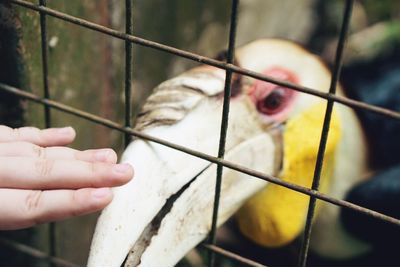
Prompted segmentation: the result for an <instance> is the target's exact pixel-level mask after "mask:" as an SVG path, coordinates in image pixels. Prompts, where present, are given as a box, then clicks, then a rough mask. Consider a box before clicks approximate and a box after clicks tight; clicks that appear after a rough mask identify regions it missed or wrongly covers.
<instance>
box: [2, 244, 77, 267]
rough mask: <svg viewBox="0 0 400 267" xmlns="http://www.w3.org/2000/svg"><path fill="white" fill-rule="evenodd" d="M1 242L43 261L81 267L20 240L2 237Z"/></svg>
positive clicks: (64, 266)
mask: <svg viewBox="0 0 400 267" xmlns="http://www.w3.org/2000/svg"><path fill="white" fill-rule="evenodd" d="M0 244H1V245H2V246H4V247H8V248H11V249H14V250H17V251H19V252H21V253H25V254H28V255H30V256H32V257H34V258H36V259H40V260H43V261H47V262H50V263H52V264H53V265H55V266H62V267H79V265H77V264H75V263H72V262H69V261H66V260H64V259H61V258H57V257H52V256H50V255H48V254H46V253H45V252H43V251H41V250H38V249H36V248H33V247H31V246H27V245H25V244H21V243H19V242H16V241H14V240H10V239H6V238H0Z"/></svg>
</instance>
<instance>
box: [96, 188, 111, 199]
mask: <svg viewBox="0 0 400 267" xmlns="http://www.w3.org/2000/svg"><path fill="white" fill-rule="evenodd" d="M109 195H111V189H110V188H107V187H105V188H97V189H94V190H93V191H92V197H94V198H105V197H108V196H109Z"/></svg>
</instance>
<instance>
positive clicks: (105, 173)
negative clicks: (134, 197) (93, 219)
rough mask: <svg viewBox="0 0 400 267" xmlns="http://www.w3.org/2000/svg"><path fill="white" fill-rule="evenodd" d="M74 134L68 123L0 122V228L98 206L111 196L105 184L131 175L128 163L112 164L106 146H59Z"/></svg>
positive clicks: (112, 157)
mask: <svg viewBox="0 0 400 267" xmlns="http://www.w3.org/2000/svg"><path fill="white" fill-rule="evenodd" d="M74 138H75V131H74V130H73V129H72V128H71V127H66V128H51V129H45V130H39V129H37V128H33V127H23V128H18V129H12V128H9V127H6V126H2V125H0V230H12V229H21V228H26V227H30V226H33V225H36V224H40V223H45V222H50V221H56V220H61V219H65V218H68V217H72V216H78V215H82V214H87V213H91V212H94V211H98V210H101V209H103V208H104V207H105V206H107V204H109V203H110V202H111V199H112V192H111V190H110V188H109V187H114V186H119V185H122V184H125V183H127V182H128V181H129V180H130V179H131V178H132V176H133V169H132V167H131V166H130V165H128V164H115V163H116V161H117V155H116V154H115V152H114V151H113V150H112V149H93V150H85V151H79V150H75V149H71V148H68V147H64V145H67V144H69V143H71V142H72V141H73V140H74Z"/></svg>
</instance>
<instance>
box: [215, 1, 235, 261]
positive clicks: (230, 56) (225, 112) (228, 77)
mask: <svg viewBox="0 0 400 267" xmlns="http://www.w3.org/2000/svg"><path fill="white" fill-rule="evenodd" d="M238 5H239V0H232V7H231V19H230V28H229V43H228V53H227V57H226V63H227V64H232V63H233V60H234V55H235V43H236V28H237V27H236V26H237V10H238ZM231 84H232V71H231V70H226V73H225V88H224V102H223V106H222V120H221V130H220V136H219V147H218V158H220V159H223V158H224V155H225V145H226V135H227V132H228V119H229V107H230V100H231V91H232V90H231ZM222 173H223V165H221V164H218V166H217V177H216V181H215V194H214V205H213V212H212V218H211V231H210V237H209V242H210V244H211V245H214V244H215V236H216V233H217V220H218V209H219V200H220V197H221V184H222ZM208 266H210V267H214V266H215V253H214V252H213V251H212V250H210V253H209V257H208Z"/></svg>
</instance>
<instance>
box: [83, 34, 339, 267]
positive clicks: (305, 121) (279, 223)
mask: <svg viewBox="0 0 400 267" xmlns="http://www.w3.org/2000/svg"><path fill="white" fill-rule="evenodd" d="M236 56H237V62H238V64H240V65H241V66H243V67H244V68H247V69H251V70H254V71H257V72H261V73H264V74H266V75H270V76H273V77H275V78H278V79H283V80H287V81H289V82H293V83H299V84H301V85H304V86H307V87H312V88H321V89H322V90H327V89H328V88H329V81H330V80H329V79H330V74H329V72H328V71H327V70H326V68H325V67H324V66H323V64H322V63H321V62H320V61H319V60H318V59H317V58H316V57H315V56H312V55H311V54H309V53H307V52H305V51H304V50H303V49H302V48H300V47H299V46H297V45H294V44H291V43H289V42H286V41H281V40H261V41H256V42H253V43H250V44H248V45H246V46H243V47H242V48H239V49H238V50H237V53H236ZM224 77H225V73H224V71H222V70H219V69H216V68H213V67H209V66H200V67H197V68H194V69H192V70H190V71H188V72H185V73H183V74H181V75H180V76H177V77H176V78H173V79H171V80H168V81H166V82H164V83H162V84H161V85H159V86H158V87H157V88H156V89H155V91H154V93H153V94H152V95H151V96H150V97H149V99H148V100H147V102H146V104H145V105H144V107H143V109H142V112H141V113H140V115H139V118H138V122H137V125H136V129H137V130H141V131H143V132H144V133H146V134H149V135H151V136H156V137H158V138H161V139H164V140H167V141H169V142H173V143H176V144H179V145H182V146H185V147H187V148H190V149H193V150H197V151H200V152H203V153H206V154H209V155H216V154H217V148H218V142H219V133H220V124H221V114H222V101H223V99H222V95H223V88H224ZM324 107H325V105H324V104H323V101H322V100H320V99H318V98H315V97H312V96H309V95H305V94H300V93H297V92H295V91H293V90H291V89H288V88H284V87H280V86H277V85H274V84H271V83H266V82H262V81H257V80H254V79H251V78H248V77H244V76H239V75H235V76H234V78H233V83H232V97H231V104H230V114H229V124H228V125H229V127H228V135H227V142H226V153H225V159H226V160H228V161H231V162H233V163H236V164H240V165H241V166H244V167H247V168H251V169H254V170H257V171H260V172H263V173H266V174H270V175H274V176H279V177H281V178H282V179H287V180H289V181H291V182H294V183H297V184H300V185H303V186H310V184H311V179H312V170H313V167H314V164H315V156H316V153H317V148H318V139H319V135H320V129H321V126H322V120H323V111H324ZM307 128H309V129H311V130H310V131H305V132H306V133H305V134H302V133H301V132H302V130H305V129H307ZM315 129H316V130H315ZM341 135H342V133H341V120H340V114H338V113H336V112H335V113H334V115H333V118H332V126H331V134H330V138H329V141H328V145H327V152H326V153H327V156H326V158H327V162H328V163H326V164H324V171H323V175H324V176H327V178H326V179H325V180H323V182H322V190H323V191H329V188H330V185H331V184H332V182H331V178H332V173H333V170H334V164H335V162H336V161H335V160H334V158H335V156H334V155H335V153H336V151H337V147H338V145H339V142H340V140H341ZM298 143H305V147H306V148H299V147H298V145H297V144H298ZM294 151H296V153H294ZM122 162H127V163H129V164H131V165H132V166H133V167H134V168H135V177H134V178H133V180H132V181H131V182H129V183H128V184H127V185H124V186H121V187H119V188H116V189H115V190H114V199H113V201H112V203H111V204H110V205H109V206H108V207H107V208H106V209H105V210H104V211H103V212H102V214H101V216H100V218H99V220H98V223H97V226H96V230H95V234H94V237H93V240H92V246H91V250H90V256H89V261H88V266H96V267H97V266H107V267H109V266H111V267H112V266H121V265H122V264H124V262H125V266H137V265H141V266H173V265H174V264H176V263H177V262H178V261H179V260H180V259H181V258H182V257H183V256H184V255H185V254H186V253H187V252H188V251H189V250H191V249H192V248H193V247H194V246H196V245H197V244H198V243H199V242H201V241H202V240H203V239H204V238H205V237H206V236H207V234H208V232H209V230H210V228H211V216H212V210H213V201H214V188H215V176H216V165H215V164H211V163H210V162H208V161H206V160H203V159H200V158H197V157H194V156H190V155H188V154H185V153H183V152H180V151H177V150H173V149H171V148H168V147H165V146H162V145H159V144H155V143H152V142H148V141H144V140H139V139H137V140H135V141H133V142H132V143H131V144H130V145H129V146H128V148H127V149H126V150H125V152H124V154H123V156H122ZM296 177H299V178H301V179H299V180H296ZM332 179H333V178H332ZM250 197H251V199H250V201H249V202H247V203H246V204H245V205H244V206H243V204H244V203H245V202H246V201H247V200H248V199H249V198H250ZM260 202H262V203H266V207H269V208H270V209H268V210H265V209H264V210H263V208H261V205H260V204H259V203H260ZM281 202H282V203H286V205H289V206H290V205H292V204H293V205H295V207H296V211H295V212H292V211H291V210H292V209H291V208H290V207H286V208H285V207H283V206H282V205H280V204H279V203H281ZM307 203H308V197H306V196H304V195H302V194H299V193H296V192H289V190H287V189H282V188H281V187H278V186H275V185H272V184H269V183H267V182H265V181H263V180H260V179H256V178H251V177H249V176H248V175H245V174H243V173H240V172H236V171H233V170H231V169H228V168H224V171H223V178H222V189H221V198H220V208H219V214H218V225H220V224H222V223H224V222H225V221H226V220H227V219H228V218H229V217H231V216H232V215H233V214H234V213H235V212H237V211H238V210H239V209H240V207H242V206H243V208H241V209H240V211H239V213H238V215H237V221H238V225H239V228H240V229H241V230H242V232H243V234H244V235H245V236H247V237H249V238H251V239H252V240H254V241H255V242H256V243H259V244H261V245H266V246H272V247H274V246H280V245H283V244H286V243H288V242H290V241H291V240H293V239H294V238H296V237H297V236H298V234H299V233H300V232H301V231H302V227H303V226H304V218H305V214H306V211H307ZM274 207H275V208H274ZM260 218H261V219H260ZM293 222H294V223H293ZM265 225H266V226H268V227H269V226H270V227H269V228H268V229H264V228H265V227H264V226H265ZM271 229H272V230H271ZM257 236H262V237H260V238H257Z"/></svg>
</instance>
